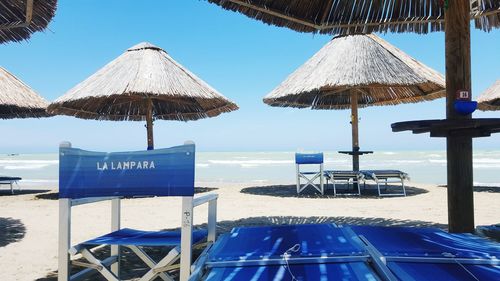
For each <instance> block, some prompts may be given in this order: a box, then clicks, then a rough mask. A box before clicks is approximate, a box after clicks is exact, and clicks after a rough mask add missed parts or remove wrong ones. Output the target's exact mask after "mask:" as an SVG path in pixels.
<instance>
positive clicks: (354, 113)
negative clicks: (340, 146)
mask: <svg viewBox="0 0 500 281" xmlns="http://www.w3.org/2000/svg"><path fill="white" fill-rule="evenodd" d="M351 128H352V152H353V155H352V170H353V171H359V154H356V152H357V151H359V135H358V132H359V129H358V93H357V92H356V90H351Z"/></svg>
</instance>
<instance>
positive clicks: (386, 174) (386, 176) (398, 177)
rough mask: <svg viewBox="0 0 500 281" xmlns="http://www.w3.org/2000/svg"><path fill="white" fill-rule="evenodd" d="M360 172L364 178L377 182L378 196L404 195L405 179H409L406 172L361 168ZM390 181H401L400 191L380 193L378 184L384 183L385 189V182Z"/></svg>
mask: <svg viewBox="0 0 500 281" xmlns="http://www.w3.org/2000/svg"><path fill="white" fill-rule="evenodd" d="M360 172H361V173H363V175H364V176H365V179H366V180H372V181H374V182H375V183H376V184H377V190H378V196H406V188H405V180H409V179H410V177H409V176H408V174H407V173H405V172H402V171H399V170H362V171H360ZM390 180H392V181H390ZM391 182H397V183H401V189H402V190H401V192H394V193H389V192H386V193H382V192H381V190H380V184H381V183H385V187H386V189H387V184H388V183H391Z"/></svg>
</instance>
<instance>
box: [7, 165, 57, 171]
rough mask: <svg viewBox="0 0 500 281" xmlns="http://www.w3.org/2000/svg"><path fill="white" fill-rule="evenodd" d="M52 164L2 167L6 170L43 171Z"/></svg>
mask: <svg viewBox="0 0 500 281" xmlns="http://www.w3.org/2000/svg"><path fill="white" fill-rule="evenodd" d="M50 165H52V164H27V165H22V166H21V165H20V166H11V165H6V166H2V165H0V167H3V168H4V169H5V170H41V169H43V168H45V167H48V166H50Z"/></svg>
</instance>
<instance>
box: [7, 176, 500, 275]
mask: <svg viewBox="0 0 500 281" xmlns="http://www.w3.org/2000/svg"><path fill="white" fill-rule="evenodd" d="M411 185H413V186H415V184H413V183H412V184H411ZM418 187H420V188H425V189H427V190H429V192H428V193H424V194H420V195H416V196H410V197H406V198H401V197H398V198H384V199H377V198H373V199H366V198H331V199H317V198H314V199H313V198H285V197H275V196H263V195H251V194H243V193H240V192H239V191H240V190H241V188H242V187H234V186H232V187H222V188H220V189H219V190H217V191H216V192H217V193H218V194H219V196H220V197H219V198H220V200H219V203H218V220H219V221H231V220H237V219H242V218H251V217H274V218H271V219H269V220H270V221H273V222H276V223H286V222H315V221H317V222H321V221H323V220H327V219H328V218H329V217H339V218H336V219H338V220H339V221H340V222H341V223H342V222H353V221H354V222H356V219H353V218H350V217H354V218H360V220H359V221H360V222H366V221H367V220H368V221H369V222H370V221H371V220H370V218H384V219H388V220H391V221H389V222H385V224H393V223H398V221H399V220H401V221H403V222H404V223H407V224H408V223H409V224H418V222H412V221H423V222H432V223H439V224H446V222H447V205H446V189H445V188H442V187H436V186H431V185H418ZM474 196H475V219H476V224H477V225H484V224H493V223H499V222H500V204H498V202H500V193H493V192H490V193H488V192H475V193H474ZM34 197H35V196H34V195H33V194H31V195H16V196H0V219H1V218H12V219H18V220H20V221H21V222H22V223H23V224H24V226H25V228H26V234H25V236H24V238H22V239H21V240H20V241H18V242H14V243H10V244H8V245H7V246H4V247H0V264H1V268H2V270H0V280H9V281H10V280H35V279H37V278H42V277H45V276H46V275H47V274H48V273H49V272H51V271H54V270H56V269H57V243H58V237H57V233H58V202H57V200H35V199H34ZM180 201H181V200H179V198H151V199H134V200H123V203H122V227H131V228H138V229H150V230H155V229H164V228H173V227H177V226H179V221H180ZM206 215H207V210H206V207H200V208H199V209H197V210H196V211H195V223H197V224H198V223H204V222H206ZM287 216H293V217H304V219H292V220H291V219H290V218H289V217H287ZM311 217H316V218H311ZM345 217H349V218H345ZM109 218H110V203H109V202H102V203H97V204H91V205H87V206H79V207H75V208H74V209H73V221H72V223H73V237H72V238H73V239H72V240H73V243H76V242H79V241H83V240H85V239H89V238H92V237H95V236H96V235H100V234H104V233H107V232H108V231H109V225H110V220H109ZM308 218H309V219H308ZM331 219H332V218H330V220H331ZM260 220H261V221H262V220H264V221H265V220H266V219H265V218H260ZM373 222H374V223H376V222H378V223H384V222H383V221H380V220H373ZM226 225H227V224H226Z"/></svg>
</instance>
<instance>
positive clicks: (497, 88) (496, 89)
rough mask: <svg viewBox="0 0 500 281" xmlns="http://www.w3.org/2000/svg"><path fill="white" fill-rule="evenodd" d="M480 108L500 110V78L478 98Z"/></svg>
mask: <svg viewBox="0 0 500 281" xmlns="http://www.w3.org/2000/svg"><path fill="white" fill-rule="evenodd" d="M477 101H478V108H479V109H480V110H484V111H487V110H500V79H498V80H497V81H496V82H495V84H493V85H491V87H489V88H488V89H486V91H484V93H482V94H481V96H479V98H478V99H477Z"/></svg>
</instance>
